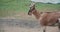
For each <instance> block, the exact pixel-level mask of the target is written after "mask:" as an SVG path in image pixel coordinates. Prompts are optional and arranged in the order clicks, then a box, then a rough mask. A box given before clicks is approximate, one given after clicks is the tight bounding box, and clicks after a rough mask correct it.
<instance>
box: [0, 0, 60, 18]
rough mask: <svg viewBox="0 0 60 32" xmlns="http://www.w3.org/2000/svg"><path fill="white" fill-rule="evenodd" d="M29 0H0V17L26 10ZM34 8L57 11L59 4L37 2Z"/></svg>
mask: <svg viewBox="0 0 60 32" xmlns="http://www.w3.org/2000/svg"><path fill="white" fill-rule="evenodd" d="M30 4H31V1H30V0H0V17H5V16H11V15H14V14H15V12H17V13H18V12H26V13H27V12H28V10H29V6H30ZM36 6H37V7H36V9H37V10H39V11H59V10H60V4H43V3H37V4H36Z"/></svg>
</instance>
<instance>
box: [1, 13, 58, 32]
mask: <svg viewBox="0 0 60 32" xmlns="http://www.w3.org/2000/svg"><path fill="white" fill-rule="evenodd" d="M0 28H1V29H0V30H2V31H1V32H43V28H41V26H40V23H39V21H37V20H36V19H35V17H34V16H28V15H27V14H26V13H18V14H16V15H14V16H8V17H4V18H1V19H0ZM46 32H58V27H57V26H55V27H51V26H47V29H46Z"/></svg>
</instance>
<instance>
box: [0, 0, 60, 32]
mask: <svg viewBox="0 0 60 32" xmlns="http://www.w3.org/2000/svg"><path fill="white" fill-rule="evenodd" d="M33 2H36V4H35V5H36V9H37V10H38V11H40V12H46V11H53V12H54V11H60V0H0V32H25V31H26V32H40V24H39V22H38V21H37V20H36V19H35V17H34V16H29V15H28V14H27V13H28V11H29V9H30V7H29V6H30V4H31V3H33ZM55 32H56V31H55Z"/></svg>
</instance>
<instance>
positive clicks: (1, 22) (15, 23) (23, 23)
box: [0, 19, 40, 28]
mask: <svg viewBox="0 0 60 32" xmlns="http://www.w3.org/2000/svg"><path fill="white" fill-rule="evenodd" d="M0 26H2V27H4V26H9V27H10V26H11V27H22V28H39V27H40V25H39V22H38V21H36V20H25V19H0Z"/></svg>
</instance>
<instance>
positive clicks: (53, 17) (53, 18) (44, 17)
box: [28, 5, 60, 32]
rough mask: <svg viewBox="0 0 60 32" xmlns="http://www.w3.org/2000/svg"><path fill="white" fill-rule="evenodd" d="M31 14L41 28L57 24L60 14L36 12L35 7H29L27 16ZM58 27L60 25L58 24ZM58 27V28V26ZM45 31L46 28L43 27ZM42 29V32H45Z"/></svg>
mask: <svg viewBox="0 0 60 32" xmlns="http://www.w3.org/2000/svg"><path fill="white" fill-rule="evenodd" d="M31 14H33V15H34V16H35V17H36V19H38V20H39V21H40V24H41V26H50V25H53V24H55V23H57V22H58V19H59V18H60V12H40V13H39V12H38V11H37V10H36V9H35V5H33V6H32V7H30V10H29V12H28V15H31ZM59 25H60V23H59ZM59 27H60V26H59ZM45 29H46V27H45ZM45 29H44V32H45Z"/></svg>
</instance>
